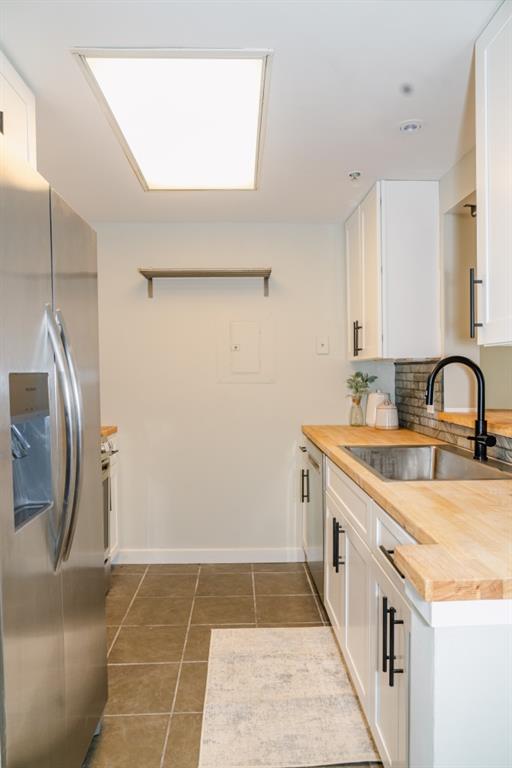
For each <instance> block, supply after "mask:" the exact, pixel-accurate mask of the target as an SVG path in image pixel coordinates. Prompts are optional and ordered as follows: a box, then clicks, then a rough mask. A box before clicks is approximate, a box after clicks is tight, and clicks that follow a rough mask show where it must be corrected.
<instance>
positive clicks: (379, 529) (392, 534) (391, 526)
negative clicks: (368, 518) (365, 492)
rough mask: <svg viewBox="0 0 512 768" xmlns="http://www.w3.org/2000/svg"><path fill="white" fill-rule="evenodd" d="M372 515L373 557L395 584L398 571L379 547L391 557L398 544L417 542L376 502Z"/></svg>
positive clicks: (398, 574)
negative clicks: (373, 524)
mask: <svg viewBox="0 0 512 768" xmlns="http://www.w3.org/2000/svg"><path fill="white" fill-rule="evenodd" d="M374 517H375V535H374V547H373V554H374V557H375V559H376V560H377V562H378V563H379V565H380V566H381V568H383V569H384V571H385V572H386V574H387V575H388V576H389V577H390V578H392V580H393V582H394V583H395V584H397V577H398V578H399V577H400V571H399V570H398V569H397V568H396V566H395V565H394V564H393V563H392V562H391V561H390V559H389V558H388V557H387V556H386V554H385V553H384V552H383V550H382V549H381V547H383V548H384V549H385V550H386V552H387V553H388V555H390V556H391V557H392V553H393V552H394V550H395V549H396V547H398V546H400V544H417V543H418V542H417V541H416V539H414V538H413V537H412V536H411V535H410V534H408V533H407V531H405V530H404V529H403V528H402V527H401V526H400V525H398V523H395V521H394V520H393V519H392V518H391V517H390V516H389V515H388V513H387V512H385V511H384V510H383V509H381V507H379V506H378V504H375V502H374Z"/></svg>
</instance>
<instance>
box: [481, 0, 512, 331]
mask: <svg viewBox="0 0 512 768" xmlns="http://www.w3.org/2000/svg"><path fill="white" fill-rule="evenodd" d="M476 160H477V162H476V172H477V174H476V175H477V201H478V219H477V221H478V228H477V265H478V275H477V278H478V279H479V280H481V281H482V282H481V284H479V285H478V286H477V288H478V291H477V297H478V301H477V317H476V320H477V322H478V323H480V324H481V325H480V326H479V327H478V334H477V338H478V343H479V344H512V224H511V211H512V1H511V0H507V2H505V3H504V4H503V5H502V6H501V8H500V9H499V11H498V12H497V13H496V14H495V16H494V17H493V19H492V20H491V22H490V24H489V25H488V26H487V27H486V29H485V30H484V32H483V33H482V35H481V36H480V38H479V40H478V41H477V45H476Z"/></svg>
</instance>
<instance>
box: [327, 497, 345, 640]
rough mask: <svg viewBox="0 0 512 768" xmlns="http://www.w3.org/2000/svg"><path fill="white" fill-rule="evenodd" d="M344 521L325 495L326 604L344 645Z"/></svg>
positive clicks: (338, 636)
mask: <svg viewBox="0 0 512 768" xmlns="http://www.w3.org/2000/svg"><path fill="white" fill-rule="evenodd" d="M343 530H344V528H343V521H342V518H341V514H340V510H339V509H338V507H337V506H336V504H335V503H334V501H333V500H332V499H331V498H330V496H329V494H326V497H325V537H324V542H325V558H324V568H325V571H324V590H325V592H324V605H325V610H326V611H327V615H328V616H329V619H330V621H331V624H332V628H333V630H334V634H335V635H336V639H337V640H338V643H339V644H340V645H341V647H342V648H343V647H344V624H345V615H344V610H345V599H344V594H343V592H344V583H343V581H344V570H343V551H344V550H343V541H342V539H343V533H342V531H343Z"/></svg>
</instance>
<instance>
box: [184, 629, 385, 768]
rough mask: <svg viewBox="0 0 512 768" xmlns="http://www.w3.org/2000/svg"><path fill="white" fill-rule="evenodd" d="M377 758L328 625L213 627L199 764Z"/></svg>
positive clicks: (236, 767)
mask: <svg viewBox="0 0 512 768" xmlns="http://www.w3.org/2000/svg"><path fill="white" fill-rule="evenodd" d="M378 760H379V757H378V755H377V753H376V751H375V748H374V746H373V742H372V739H371V736H370V734H369V732H368V729H367V726H366V723H365V720H364V718H363V715H362V713H361V710H360V708H359V704H358V701H357V699H356V696H355V694H354V692H353V689H352V686H351V683H350V681H349V679H348V676H347V673H346V671H345V668H344V666H343V663H342V661H341V658H340V654H339V651H338V648H337V646H336V643H335V640H334V637H333V635H332V632H331V630H330V629H329V628H328V627H310V628H297V629H296V628H294V627H290V628H283V629H281V628H279V629H215V630H213V631H212V639H211V645H210V658H209V665H208V680H207V685H206V699H205V706H204V715H203V731H202V735H201V753H200V760H199V766H200V768H302V767H303V766H308V768H309V767H310V766H329V765H340V764H344V763H359V762H372V761H376V762H377V761H378Z"/></svg>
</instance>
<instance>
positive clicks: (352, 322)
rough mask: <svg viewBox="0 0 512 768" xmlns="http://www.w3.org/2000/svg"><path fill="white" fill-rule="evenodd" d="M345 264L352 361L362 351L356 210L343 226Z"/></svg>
mask: <svg viewBox="0 0 512 768" xmlns="http://www.w3.org/2000/svg"><path fill="white" fill-rule="evenodd" d="M345 256H346V264H347V318H348V354H349V357H350V358H352V359H356V358H357V357H359V356H360V353H361V351H362V335H361V334H362V326H363V262H362V251H361V216H360V209H359V208H357V209H356V210H355V211H354V213H353V214H352V216H351V217H350V218H349V219H348V220H347V222H346V224H345Z"/></svg>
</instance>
